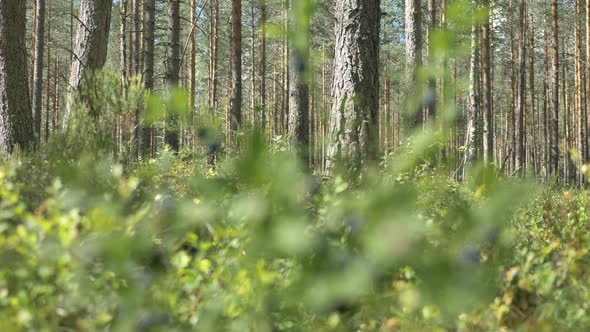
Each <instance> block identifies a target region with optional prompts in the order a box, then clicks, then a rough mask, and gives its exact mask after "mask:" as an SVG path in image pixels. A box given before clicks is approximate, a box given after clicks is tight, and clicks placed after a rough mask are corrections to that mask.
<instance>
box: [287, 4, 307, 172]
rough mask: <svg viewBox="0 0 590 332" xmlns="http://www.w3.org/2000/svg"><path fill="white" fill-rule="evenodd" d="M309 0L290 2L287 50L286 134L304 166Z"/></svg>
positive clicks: (305, 154)
mask: <svg viewBox="0 0 590 332" xmlns="http://www.w3.org/2000/svg"><path fill="white" fill-rule="evenodd" d="M311 7H312V3H311V1H310V0H297V1H296V2H294V3H293V13H294V18H293V22H294V27H293V34H292V36H293V38H292V39H291V40H292V43H293V47H291V48H290V49H291V50H292V51H291V53H292V54H291V59H290V62H291V63H290V67H291V74H290V76H291V78H290V79H291V86H290V87H289V90H290V92H289V135H290V136H291V142H292V144H293V145H295V146H296V148H297V149H298V151H299V154H300V156H301V159H302V160H303V163H304V165H305V166H308V165H309V84H308V75H309V73H310V71H309V70H308V67H309V65H308V62H309V39H310V35H309V29H310V25H311Z"/></svg>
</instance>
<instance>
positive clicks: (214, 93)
mask: <svg viewBox="0 0 590 332" xmlns="http://www.w3.org/2000/svg"><path fill="white" fill-rule="evenodd" d="M218 55H219V0H215V32H214V34H213V68H212V75H213V79H212V82H211V84H213V91H212V100H213V103H212V106H213V111H215V110H216V109H217V85H218V84H217V81H218V78H217V66H218V63H219V56H218Z"/></svg>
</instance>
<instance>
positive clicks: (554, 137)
mask: <svg viewBox="0 0 590 332" xmlns="http://www.w3.org/2000/svg"><path fill="white" fill-rule="evenodd" d="M557 21H558V8H557V0H552V1H551V22H552V23H551V27H552V33H551V34H552V37H551V48H552V50H553V58H552V62H551V82H552V83H551V85H552V93H553V96H552V101H553V108H552V109H551V134H550V149H551V152H550V154H549V175H558V174H557V173H558V169H559V37H558V36H559V31H558V28H559V26H558V23H557Z"/></svg>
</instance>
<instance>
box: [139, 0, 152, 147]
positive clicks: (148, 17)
mask: <svg viewBox="0 0 590 332" xmlns="http://www.w3.org/2000/svg"><path fill="white" fill-rule="evenodd" d="M143 9H144V14H143V18H144V21H145V22H144V26H145V33H144V34H143V38H144V41H143V45H144V65H145V68H144V72H143V84H144V86H145V89H146V90H147V91H148V93H150V92H151V90H152V89H153V88H154V43H155V38H154V37H155V36H154V31H155V25H156V4H155V0H145V2H144V7H143ZM152 131H153V129H152V128H151V127H150V126H148V125H147V124H145V123H143V124H142V128H141V142H140V147H139V150H140V151H139V154H140V155H141V156H146V157H147V156H148V155H149V154H150V152H151V151H152V150H153V149H152V147H154V146H155V144H152Z"/></svg>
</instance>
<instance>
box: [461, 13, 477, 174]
mask: <svg viewBox="0 0 590 332" xmlns="http://www.w3.org/2000/svg"><path fill="white" fill-rule="evenodd" d="M476 5H477V3H476V1H473V7H474V8H476ZM477 32H478V29H477V27H476V25H475V23H473V25H472V26H471V56H470V61H469V108H468V111H467V117H466V123H465V154H464V159H463V172H462V174H461V176H462V178H463V179H466V178H467V172H468V171H469V168H470V167H471V164H472V163H473V161H474V160H475V157H476V150H475V133H476V124H477V116H478V114H479V96H478V88H477V83H478V81H479V78H478V77H477V76H478V75H477V74H478V73H479V70H478V68H477V65H478V63H479V59H478V55H479V52H478V47H477V46H478V44H479V42H478V36H477Z"/></svg>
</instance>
